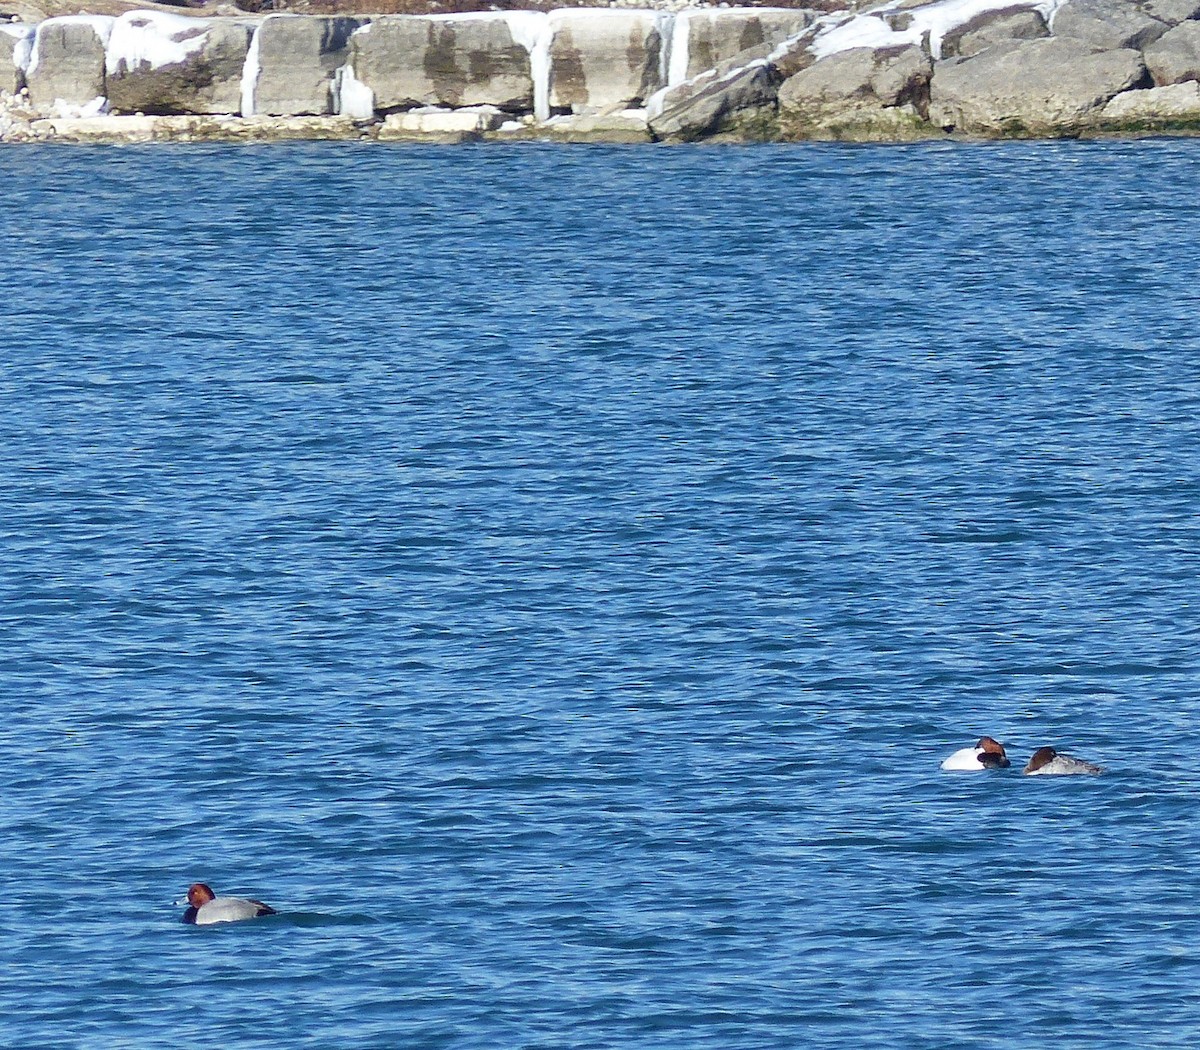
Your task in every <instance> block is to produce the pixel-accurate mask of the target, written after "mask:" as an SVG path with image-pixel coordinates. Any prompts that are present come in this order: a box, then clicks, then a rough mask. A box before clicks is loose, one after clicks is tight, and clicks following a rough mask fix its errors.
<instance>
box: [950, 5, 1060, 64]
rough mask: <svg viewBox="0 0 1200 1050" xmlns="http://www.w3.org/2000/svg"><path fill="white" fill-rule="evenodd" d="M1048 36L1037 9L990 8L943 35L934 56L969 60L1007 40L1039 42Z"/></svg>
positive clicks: (1048, 31)
mask: <svg viewBox="0 0 1200 1050" xmlns="http://www.w3.org/2000/svg"><path fill="white" fill-rule="evenodd" d="M1049 35H1050V27H1049V26H1047V25H1046V19H1045V18H1043V17H1042V13H1041V12H1040V11H1038V10H1037V9H1036V8H1032V7H1002V8H993V9H992V10H990V11H983V12H982V13H980V14H978V15H976V16H975V17H974V18H969V19H967V21H965V22H963V23H961V24H960V25H957V26H955V27H954V28H953V29H951V30H950V31H949V32H947V33H946V34H945V35H943V37H942V39H941V42H940V46H939V49H938V52H937V54H938V57H939V58H954V57H955V56H958V57H959V58H970V57H971V55H977V54H979V52H980V51H986V50H987V49H988V48H989V47H994V46H995V45H996V44H1001V43H1006V42H1007V41H1009V40H1039V39H1041V38H1042V37H1047V36H1049Z"/></svg>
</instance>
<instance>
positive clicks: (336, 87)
mask: <svg viewBox="0 0 1200 1050" xmlns="http://www.w3.org/2000/svg"><path fill="white" fill-rule="evenodd" d="M333 111H334V113H340V114H341V115H342V116H344V117H354V119H355V120H370V119H371V118H372V117H373V116H375V92H374V91H372V90H371V88H369V87H368V86H367V85H366V84H364V83H363V82H362V81H361V80H359V79H358V78H357V77H355V75H354V67H353V66H351V65H350V63H349V62H347V63H346V64H345V65H344V66H342V67H341V68H339V69H338V70H337V71H336V72H335V73H334V74H333Z"/></svg>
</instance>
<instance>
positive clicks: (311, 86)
mask: <svg viewBox="0 0 1200 1050" xmlns="http://www.w3.org/2000/svg"><path fill="white" fill-rule="evenodd" d="M362 24H363V19H358V18H336V17H328V18H327V17H320V16H315V15H268V16H267V17H266V18H264V19H263V21H262V24H261V25H260V26H259V29H258V33H257V39H256V41H255V42H254V43H255V44H256V45H257V53H258V77H257V79H256V80H255V84H254V112H255V113H256V114H264V115H267V116H273V117H281V116H282V117H287V116H305V115H312V116H321V115H323V114H327V113H332V112H333V95H332V86H333V76H334V72H335V71H336V70H337V69H338V68H339V67H340V66H343V65H345V63H346V61H347V58H348V57H349V53H350V46H349V44H350V35H351V34H352V33H353V32H354V31H355V30H356V29H357V28H358V27H359V26H361V25H362Z"/></svg>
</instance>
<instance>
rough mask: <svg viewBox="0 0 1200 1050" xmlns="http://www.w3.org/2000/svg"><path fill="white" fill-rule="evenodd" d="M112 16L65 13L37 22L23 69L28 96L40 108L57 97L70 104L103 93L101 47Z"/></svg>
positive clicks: (108, 31) (50, 104)
mask: <svg viewBox="0 0 1200 1050" xmlns="http://www.w3.org/2000/svg"><path fill="white" fill-rule="evenodd" d="M112 23H113V19H111V18H107V17H100V16H90V15H68V16H66V17H63V18H48V19H46V21H44V22H39V23H38V27H37V35H36V36H35V37H34V42H33V55H32V58H31V59H30V64H29V68H28V69H27V70H26V72H25V83H26V86H27V87H28V88H29V97H30V99H31V100H32V101H33V103H34V105H36V106H38V107H39V108H47V107H49V106H52V105H53V104H54V102H55V101H56V100H57V99H62V101H63V102H67V103H70V104H72V105H80V104H82V103H85V102H90V101H91V100H92V99H94V98H97V97H99V96H102V95H104V93H105V87H104V47H105V44H106V43H107V42H108V34H109V33H110V32H111V30H112Z"/></svg>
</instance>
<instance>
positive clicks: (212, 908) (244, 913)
mask: <svg viewBox="0 0 1200 1050" xmlns="http://www.w3.org/2000/svg"><path fill="white" fill-rule="evenodd" d="M175 903H176V904H184V903H186V904H187V906H188V909H187V911H185V912H184V913H183V921H184V922H186V923H189V924H192V925H195V926H209V925H211V924H212V923H215V922H240V921H241V920H242V919H257V918H259V916H262V915H275V914H277V912H276V911H275V909H274V908H272V907H271V906H270V905H269V904H263V902H262V901H256V900H250V899H249V898H246V897H218V896H217V895H216V894H215V893H213V890H212V887H211V886H209V885H207V884H205V883H203V882H194V883H192V885H191V886H190V887H189V888H188V891H187V896H186V897H184V898H183V899H181V900H177V901H176V902H175Z"/></svg>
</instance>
